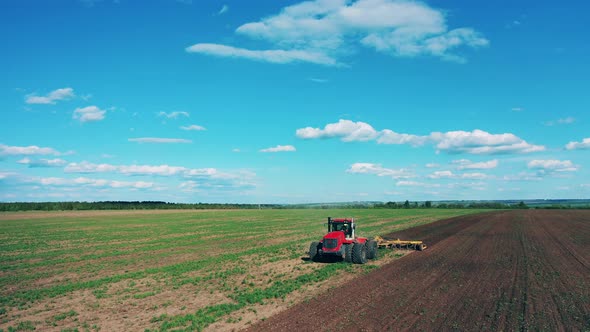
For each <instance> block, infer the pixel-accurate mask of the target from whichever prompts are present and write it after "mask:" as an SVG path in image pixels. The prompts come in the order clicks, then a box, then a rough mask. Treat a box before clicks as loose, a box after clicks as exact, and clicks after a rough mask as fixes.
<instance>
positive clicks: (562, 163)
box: [527, 159, 579, 172]
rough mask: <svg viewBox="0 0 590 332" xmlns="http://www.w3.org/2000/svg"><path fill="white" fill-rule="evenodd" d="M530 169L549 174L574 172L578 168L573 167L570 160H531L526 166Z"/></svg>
mask: <svg viewBox="0 0 590 332" xmlns="http://www.w3.org/2000/svg"><path fill="white" fill-rule="evenodd" d="M527 166H528V168H530V169H540V170H543V171H549V172H575V171H577V170H578V168H579V166H577V165H574V164H573V163H572V162H571V161H570V160H555V159H550V160H531V161H529V163H528V164H527Z"/></svg>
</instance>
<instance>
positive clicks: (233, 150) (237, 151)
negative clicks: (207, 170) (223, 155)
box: [231, 148, 242, 153]
mask: <svg viewBox="0 0 590 332" xmlns="http://www.w3.org/2000/svg"><path fill="white" fill-rule="evenodd" d="M231 152H236V153H239V152H242V150H240V149H237V148H236V149H232V150H231Z"/></svg>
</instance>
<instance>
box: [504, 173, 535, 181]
mask: <svg viewBox="0 0 590 332" xmlns="http://www.w3.org/2000/svg"><path fill="white" fill-rule="evenodd" d="M542 179H543V178H542V177H541V176H539V174H538V173H529V172H520V173H518V174H516V175H505V176H504V177H503V178H502V180H504V181H541V180H542Z"/></svg>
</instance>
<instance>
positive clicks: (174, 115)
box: [158, 112, 190, 119]
mask: <svg viewBox="0 0 590 332" xmlns="http://www.w3.org/2000/svg"><path fill="white" fill-rule="evenodd" d="M158 116H160V117H165V118H168V119H178V118H179V117H181V116H184V117H187V118H188V117H190V114H189V113H188V112H171V113H166V112H160V113H158Z"/></svg>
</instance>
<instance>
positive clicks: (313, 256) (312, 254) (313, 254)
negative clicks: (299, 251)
mask: <svg viewBox="0 0 590 332" xmlns="http://www.w3.org/2000/svg"><path fill="white" fill-rule="evenodd" d="M319 245H320V243H319V242H315V241H314V242H312V243H311V244H310V245H309V259H310V260H312V261H314V262H316V261H317V260H318V258H319V255H318V247H319Z"/></svg>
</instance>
